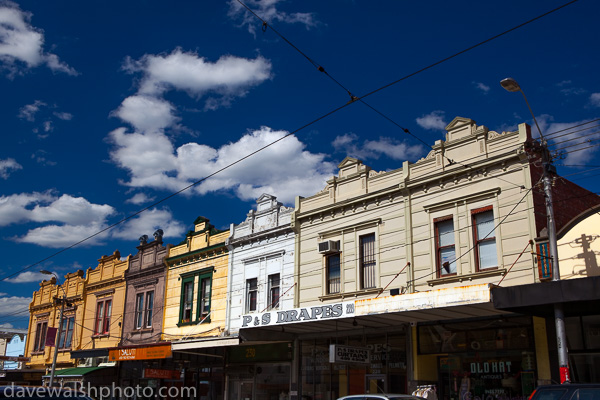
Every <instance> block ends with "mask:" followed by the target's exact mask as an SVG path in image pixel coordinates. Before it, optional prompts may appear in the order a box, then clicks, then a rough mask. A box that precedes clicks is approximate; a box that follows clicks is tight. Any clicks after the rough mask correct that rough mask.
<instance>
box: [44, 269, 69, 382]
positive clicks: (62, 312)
mask: <svg viewBox="0 0 600 400" xmlns="http://www.w3.org/2000/svg"><path fill="white" fill-rule="evenodd" d="M40 272H41V273H42V274H44V275H52V276H54V277H55V278H56V284H57V286H59V285H58V275H57V274H56V273H54V272H50V271H47V270H45V269H43V270H41V271H40ZM61 289H62V291H63V298H62V300H61V306H60V317H59V319H58V321H59V322H58V338H57V339H58V340H60V335H61V334H62V326H63V314H64V312H65V303H66V302H67V293H66V292H65V289H64V288H63V287H61ZM58 340H55V342H54V356H53V357H52V370H51V371H50V383H49V386H50V387H53V385H54V373H55V371H56V358H57V356H58Z"/></svg>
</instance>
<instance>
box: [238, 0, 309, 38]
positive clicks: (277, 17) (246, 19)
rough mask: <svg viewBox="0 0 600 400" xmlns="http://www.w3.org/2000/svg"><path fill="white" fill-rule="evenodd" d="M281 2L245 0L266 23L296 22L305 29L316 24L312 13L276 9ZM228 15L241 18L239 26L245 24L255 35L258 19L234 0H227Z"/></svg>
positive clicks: (280, 0) (273, 0) (279, 0)
mask: <svg viewBox="0 0 600 400" xmlns="http://www.w3.org/2000/svg"><path fill="white" fill-rule="evenodd" d="M281 2H282V0H246V1H245V4H246V5H247V6H248V7H249V8H250V9H251V10H252V11H254V12H255V13H256V14H257V15H258V16H259V17H261V18H262V19H263V20H265V21H267V22H268V23H286V24H295V23H298V24H303V25H304V26H306V29H310V28H312V27H315V26H316V25H317V21H316V20H315V18H314V15H313V14H312V13H307V12H295V13H286V12H284V11H280V10H278V9H277V7H276V6H277V4H278V3H281ZM228 15H229V17H230V18H232V19H236V20H241V22H240V27H244V26H246V27H247V28H248V32H250V33H252V34H253V35H255V36H256V28H257V27H258V26H260V21H259V20H258V18H256V17H255V16H254V15H252V14H250V12H248V10H246V8H244V6H242V5H241V4H240V3H239V2H237V1H236V0H230V1H229V12H228Z"/></svg>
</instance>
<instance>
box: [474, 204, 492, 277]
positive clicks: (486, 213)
mask: <svg viewBox="0 0 600 400" xmlns="http://www.w3.org/2000/svg"><path fill="white" fill-rule="evenodd" d="M472 215H473V239H474V242H475V264H476V270H477V271H482V270H486V269H489V268H497V267H498V257H497V255H496V234H495V229H494V212H493V210H492V207H491V206H489V207H485V208H480V209H477V210H473V211H472Z"/></svg>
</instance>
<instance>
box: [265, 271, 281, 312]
mask: <svg viewBox="0 0 600 400" xmlns="http://www.w3.org/2000/svg"><path fill="white" fill-rule="evenodd" d="M275 279H277V281H276V284H275V283H274V282H275ZM267 282H268V292H267V293H268V294H267V296H268V298H267V304H268V306H269V309H271V310H277V309H278V308H279V302H280V300H281V274H280V273H276V274H270V275H269V276H267Z"/></svg>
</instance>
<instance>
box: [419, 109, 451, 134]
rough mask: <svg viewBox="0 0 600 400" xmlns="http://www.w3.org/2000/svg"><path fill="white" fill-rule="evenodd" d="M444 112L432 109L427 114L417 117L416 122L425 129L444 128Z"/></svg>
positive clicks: (446, 124) (445, 124) (445, 123)
mask: <svg viewBox="0 0 600 400" xmlns="http://www.w3.org/2000/svg"><path fill="white" fill-rule="evenodd" d="M445 116H446V113H445V112H443V111H439V110H437V111H432V112H430V113H429V114H427V115H423V116H422V117H420V118H417V124H419V126H421V127H422V128H425V129H430V130H445V129H446V126H448V123H447V122H445V121H444V117H445Z"/></svg>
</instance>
